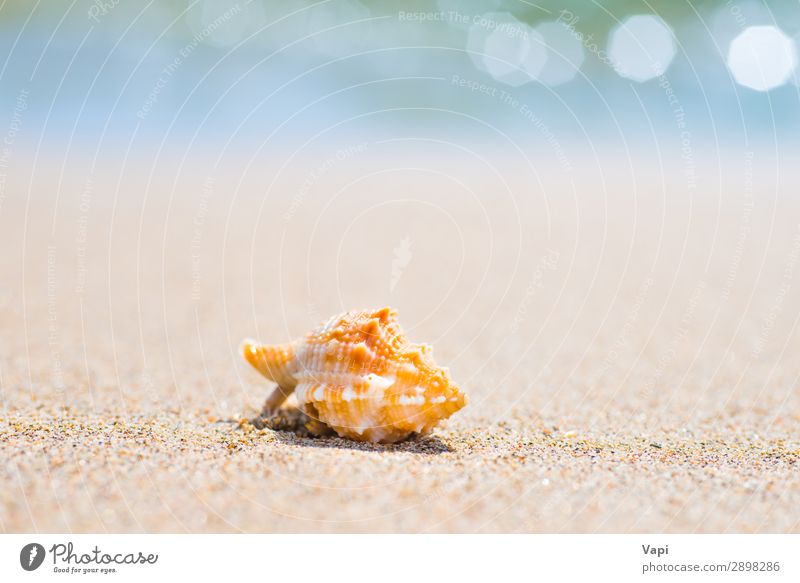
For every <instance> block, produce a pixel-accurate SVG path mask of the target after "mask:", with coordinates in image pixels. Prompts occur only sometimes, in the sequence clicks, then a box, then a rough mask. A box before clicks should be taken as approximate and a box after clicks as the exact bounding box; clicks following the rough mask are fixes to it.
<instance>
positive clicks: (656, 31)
mask: <svg viewBox="0 0 800 583" xmlns="http://www.w3.org/2000/svg"><path fill="white" fill-rule="evenodd" d="M608 55H609V57H610V59H611V61H612V63H613V66H614V70H615V71H616V72H617V73H618V74H619V75H620V76H622V77H626V78H627V79H633V80H634V81H638V82H640V83H641V82H644V81H648V80H649V79H652V78H654V77H658V76H659V75H661V74H663V73H664V72H665V71H666V70H667V69H668V68H669V66H670V63H672V59H673V58H674V57H675V40H674V38H673V35H672V30H671V29H670V27H669V26H668V25H667V24H666V23H665V22H664V21H663V20H661V19H660V18H659V17H658V16H654V15H652V14H647V15H644V14H642V15H637V16H631V17H630V18H628V19H627V20H625V21H624V22H623V23H622V24H620V25H619V26H617V28H615V29H614V31H613V32H612V33H611V38H610V41H609V43H608Z"/></svg>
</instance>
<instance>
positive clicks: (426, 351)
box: [242, 308, 467, 443]
mask: <svg viewBox="0 0 800 583" xmlns="http://www.w3.org/2000/svg"><path fill="white" fill-rule="evenodd" d="M242 353H243V355H244V357H245V359H246V360H247V361H248V362H249V363H250V364H252V365H253V366H254V367H255V368H256V369H257V370H258V371H259V372H260V373H261V374H262V375H264V376H265V377H267V378H268V379H270V380H271V381H274V382H275V383H277V384H278V387H277V388H276V389H275V391H274V392H273V393H272V394H271V395H270V397H269V398H268V399H267V402H266V403H265V405H264V410H265V413H273V412H275V411H276V410H277V409H278V408H279V407H280V406H281V405H282V404H283V402H284V401H285V400H286V399H287V398H288V397H289V396H290V395H291V394H292V393H294V395H295V397H296V399H297V403H298V406H299V407H300V408H301V410H302V411H303V412H304V413H305V414H306V415H307V416H308V417H309V418H310V419H311V422H310V423H309V424H307V425H306V427H307V428H308V429H309V431H311V432H312V433H314V434H317V435H322V434H324V433H325V432H326V430H327V431H330V429H332V430H333V431H335V432H336V433H337V434H338V435H340V436H341V437H347V438H349V439H354V440H356V441H370V442H373V443H394V442H397V441H400V440H403V439H405V438H407V437H408V436H409V435H411V434H412V433H418V434H427V433H429V432H430V431H431V430H432V429H433V428H434V427H435V426H436V424H437V423H439V421H441V420H443V419H446V418H448V417H450V415H452V414H453V413H455V412H456V411H458V410H459V409H461V408H462V407H464V406H465V405H466V404H467V396H466V395H465V394H464V393H463V392H461V390H460V389H459V388H458V387H457V386H456V385H454V384H453V382H452V380H451V378H450V374H449V372H448V370H447V369H446V368H441V367H439V366H437V365H436V364H435V363H434V362H433V356H432V349H431V347H430V346H429V345H427V344H414V343H411V342H409V341H408V340H407V339H406V337H405V335H404V334H403V331H402V330H401V328H400V324H399V323H398V321H397V312H396V310H393V309H391V308H383V309H380V310H352V311H350V312H345V313H344V314H340V315H338V316H335V317H333V318H331V319H330V320H328V321H327V322H326V323H325V324H323V325H322V326H320V327H319V328H317V329H316V330H314V331H312V332H311V333H309V334H308V335H307V336H306V337H305V338H304V339H303V340H297V341H295V342H290V343H288V344H279V345H267V346H264V345H259V344H257V343H255V342H253V341H250V340H245V341H244V342H243V343H242Z"/></svg>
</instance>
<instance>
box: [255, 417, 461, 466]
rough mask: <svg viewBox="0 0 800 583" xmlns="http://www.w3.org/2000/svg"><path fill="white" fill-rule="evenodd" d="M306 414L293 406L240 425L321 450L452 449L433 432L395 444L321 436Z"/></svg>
mask: <svg viewBox="0 0 800 583" xmlns="http://www.w3.org/2000/svg"><path fill="white" fill-rule="evenodd" d="M308 421H309V419H308V417H307V416H306V415H305V414H304V413H302V412H301V411H299V410H298V409H296V408H294V407H284V408H282V409H280V410H279V411H278V412H277V413H275V414H274V415H271V416H258V417H255V418H253V419H250V420H248V421H247V422H245V423H240V427H241V426H243V425H252V426H253V427H255V428H256V429H271V430H272V431H274V432H275V433H274V435H275V439H277V440H278V441H279V442H281V443H284V444H287V445H295V446H300V447H316V448H324V449H349V450H355V451H370V452H379V453H390V452H398V453H414V454H420V455H438V454H442V453H450V452H452V451H453V449H452V448H451V447H450V446H449V445H448V444H447V443H446V442H445V441H444V440H442V439H441V438H439V437H437V436H435V435H425V436H422V435H412V437H410V438H409V439H406V440H404V441H401V442H398V443H391V444H381V443H369V442H362V441H353V440H350V439H344V438H342V437H338V436H337V435H336V434H334V433H332V432H331V434H330V435H326V436H323V437H318V436H315V435H313V434H312V433H311V432H309V431H308V430H307V429H306V424H307V423H308Z"/></svg>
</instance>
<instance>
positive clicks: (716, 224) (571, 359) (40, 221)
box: [0, 168, 800, 533]
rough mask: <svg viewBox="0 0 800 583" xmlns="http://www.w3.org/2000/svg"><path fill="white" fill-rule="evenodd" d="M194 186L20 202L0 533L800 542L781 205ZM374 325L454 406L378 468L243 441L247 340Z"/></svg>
mask: <svg viewBox="0 0 800 583" xmlns="http://www.w3.org/2000/svg"><path fill="white" fill-rule="evenodd" d="M650 171H651V172H658V169H657V168H656V169H654V168H650ZM31 172H33V170H31ZM134 174H135V173H134ZM188 174H189V173H187V175H188ZM195 174H196V176H193V177H187V176H182V177H181V180H180V181H179V182H178V186H177V187H175V185H174V184H172V183H171V182H170V180H171V179H172V178H173V177H172V176H171V175H169V174H166V175H165V177H163V180H162V181H161V182H158V181H155V182H149V183H148V182H147V180H148V178H150V177H148V176H147V175H146V173H143V175H142V176H130V175H129V176H127V177H126V178H125V180H124V181H122V180H120V179H119V178H118V177H117V176H115V175H114V174H113V172H109V173H108V176H106V177H105V178H104V177H102V176H95V177H94V178H93V181H92V182H91V183H87V182H86V180H85V178H84V177H83V176H82V175H81V174H80V173H79V172H76V173H75V175H71V174H70V173H69V172H67V174H66V176H59V175H58V173H57V172H55V173H53V177H52V178H49V179H48V178H41V179H39V180H37V181H35V182H33V183H31V182H28V180H27V178H26V177H25V176H22V177H20V178H19V180H18V181H17V183H15V184H16V186H15V184H11V183H9V188H8V192H9V193H11V194H9V196H7V197H6V198H5V200H4V201H3V205H2V207H1V208H0V229H2V232H3V237H4V241H7V243H6V244H5V249H4V253H3V254H2V257H0V267H2V273H3V278H2V281H0V308H1V310H2V311H0V314H2V316H1V317H0V325H2V330H3V333H2V335H0V343H2V344H1V347H2V349H1V350H0V399H2V400H1V401H0V405H1V406H2V409H0V461H2V463H0V483H2V488H1V489H0V530H2V531H4V532H93V531H99V532H148V533H150V532H240V531H243V532H398V531H399V532H415V533H416V532H588V533H593V532H651V531H655V532H798V531H800V471H799V470H800V464H799V463H798V458H800V429H799V428H800V390H798V383H800V358H798V356H797V355H798V347H800V335H799V334H798V328H797V322H798V318H799V317H800V294H798V293H797V292H796V290H797V278H798V277H800V265H798V259H799V258H800V230H798V223H799V222H800V219H799V217H800V204H799V203H798V202H797V200H796V197H794V199H795V200H792V197H791V196H788V195H787V193H791V192H795V191H796V188H792V187H791V186H790V185H786V186H784V187H782V190H780V191H779V192H778V194H777V195H776V194H775V192H774V191H773V190H771V189H770V187H769V186H766V185H763V187H762V185H757V186H755V187H754V188H753V191H749V190H748V188H749V187H745V186H744V185H743V183H742V182H741V181H738V180H735V179H732V180H731V183H730V184H725V185H724V187H720V188H717V189H709V190H708V191H707V192H702V193H700V194H698V193H690V194H687V193H685V192H684V189H682V188H681V184H682V183H681V178H680V176H675V177H673V178H669V179H667V180H666V181H664V180H662V179H661V177H660V176H659V179H658V180H655V181H650V182H647V181H645V180H641V177H640V179H639V180H637V181H634V180H633V179H632V178H631V177H630V176H627V175H626V174H625V173H624V172H620V174H618V175H613V174H611V173H609V172H608V171H607V170H606V173H605V175H604V176H605V179H604V181H602V182H598V181H595V180H594V179H593V178H592V177H591V176H587V177H586V178H585V179H582V180H583V181H582V182H581V183H580V184H579V187H580V191H581V192H580V194H579V195H578V194H576V192H573V191H572V190H570V189H569V188H567V187H566V186H565V185H564V184H562V183H552V184H550V183H547V182H546V181H545V182H539V183H537V182H534V181H530V180H529V179H528V177H526V176H524V175H521V176H518V177H516V178H513V180H512V179H511V178H509V180H510V181H511V182H513V183H514V184H513V187H512V188H511V189H510V190H509V191H508V192H504V190H503V188H499V187H498V186H497V184H498V183H497V182H496V181H495V182H493V181H492V180H488V179H487V180H481V179H480V178H475V177H472V178H465V180H466V181H467V182H468V184H469V188H468V189H464V188H463V184H462V185H459V184H458V183H457V182H455V181H453V180H449V179H444V178H441V177H439V176H436V175H431V174H430V173H428V174H426V173H422V172H411V171H405V172H398V173H396V174H395V175H392V176H389V177H388V178H387V176H386V175H384V176H380V175H378V176H371V175H370V176H366V177H363V179H362V180H361V181H360V182H359V183H357V184H350V183H348V182H347V181H346V179H345V176H346V174H347V172H345V171H344V169H343V170H342V173H341V176H339V175H337V174H336V172H335V171H334V170H331V171H330V172H329V174H328V176H326V177H325V180H322V179H319V180H316V181H315V183H314V186H313V188H312V189H311V190H309V191H308V192H307V193H304V192H303V191H302V189H297V188H295V190H294V191H292V192H299V193H300V194H298V195H295V196H274V195H273V194H269V195H267V194H265V186H264V183H256V181H253V183H252V184H249V183H248V184H247V185H244V186H242V185H241V184H240V185H239V186H238V188H234V186H233V185H235V184H237V183H236V182H235V181H234V180H232V181H230V182H229V181H226V180H225V179H219V178H218V179H216V180H215V181H213V183H211V182H208V181H205V176H204V175H203V173H202V171H197V172H195ZM478 174H479V173H478V172H477V171H476V176H477V175H478ZM37 175H41V172H40V173H39V174H37ZM451 175H452V174H451ZM301 179H302V174H299V173H298V174H297V177H296V178H295V186H296V184H300V183H302V180H301ZM57 180H58V181H60V182H58V184H56V182H57ZM337 180H338V181H339V182H337ZM290 182H291V181H290ZM634 182H635V183H636V185H637V187H636V188H637V190H636V193H635V194H632V188H633V187H632V184H633V183H634ZM162 183H163V184H162ZM31 184H32V186H31ZM600 184H602V188H601V187H600V186H599V185H600ZM645 184H651V185H654V186H652V188H646V187H645ZM592 185H598V186H592ZM795 186H796V185H795ZM15 188H16V189H17V190H14V189H15ZM159 189H163V190H162V192H163V195H158V194H155V193H157V192H158V191H159ZM511 191H513V193H514V194H513V195H512V194H509V192H511ZM143 193H149V194H148V195H147V196H145V194H143ZM754 201H756V202H754ZM383 305H391V306H394V307H396V308H397V309H398V310H399V315H400V321H401V323H402V324H403V325H404V327H405V328H406V331H407V334H408V336H409V338H410V339H411V340H412V341H426V342H430V343H431V344H433V346H434V355H435V358H436V360H437V362H439V363H440V364H442V365H447V366H449V367H450V369H451V373H452V376H453V377H454V379H455V380H456V381H457V382H459V383H460V385H461V386H463V388H464V390H465V391H466V392H467V393H468V394H469V396H470V398H471V402H470V405H469V406H468V407H467V408H465V409H464V410H462V411H461V412H459V413H458V414H456V415H455V416H454V417H453V418H452V419H450V420H449V421H448V422H447V423H446V424H444V425H443V426H442V427H441V428H439V429H438V430H436V431H435V432H434V433H433V435H432V436H430V437H426V438H424V439H418V440H413V441H409V442H405V443H401V444H397V445H392V446H378V445H370V444H360V443H354V442H350V441H346V440H342V439H337V438H325V439H311V438H304V437H299V436H297V435H295V434H293V433H290V432H284V431H272V430H269V429H262V430H257V429H255V428H253V427H252V426H249V425H246V424H244V425H243V424H241V423H239V422H238V420H240V419H242V418H246V417H251V416H252V415H254V414H255V413H256V412H257V411H258V409H259V408H260V406H261V403H262V402H263V400H264V399H265V398H266V397H267V395H268V394H269V392H270V391H271V389H272V387H271V386H270V385H269V383H267V382H265V381H264V380H263V379H261V378H260V377H259V376H258V375H257V373H255V372H254V371H253V370H251V369H250V368H249V367H248V366H247V365H246V364H245V363H244V362H243V361H242V359H241V357H240V355H239V353H238V345H239V343H240V341H241V340H242V339H243V338H245V337H255V338H258V339H260V340H262V341H264V342H283V341H286V340H289V339H292V338H295V337H297V336H299V335H302V334H304V333H305V332H306V331H308V330H309V329H311V328H312V327H313V326H315V325H317V324H318V323H319V322H320V321H322V320H325V319H326V318H328V317H329V316H331V315H333V314H336V313H338V312H341V311H344V310H347V309H351V308H355V307H367V306H370V307H371V306H383Z"/></svg>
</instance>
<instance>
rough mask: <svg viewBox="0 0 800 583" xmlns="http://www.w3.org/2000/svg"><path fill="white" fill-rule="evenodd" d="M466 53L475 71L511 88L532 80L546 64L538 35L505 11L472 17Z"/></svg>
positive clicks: (545, 55) (542, 42) (541, 41)
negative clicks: (484, 73) (479, 71)
mask: <svg viewBox="0 0 800 583" xmlns="http://www.w3.org/2000/svg"><path fill="white" fill-rule="evenodd" d="M467 50H468V51H470V57H471V58H472V61H473V63H475V65H476V66H477V67H478V68H479V69H481V70H483V71H485V72H487V73H489V75H491V76H492V77H494V78H495V79H497V80H498V81H501V82H502V83H505V84H506V85H511V86H514V87H518V86H520V85H524V84H525V83H530V82H531V81H535V80H536V79H537V77H538V75H539V74H540V72H541V71H542V69H543V67H544V65H545V63H546V62H547V48H546V46H545V42H544V38H542V35H540V34H539V33H538V32H536V31H535V30H533V29H532V28H531V27H530V26H528V25H527V24H525V23H523V22H520V21H519V20H517V19H516V18H515V17H514V16H513V15H511V14H509V13H507V12H488V13H486V14H483V15H482V16H480V17H477V18H475V19H474V23H473V25H472V26H471V27H470V30H469V35H468V37H467Z"/></svg>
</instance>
